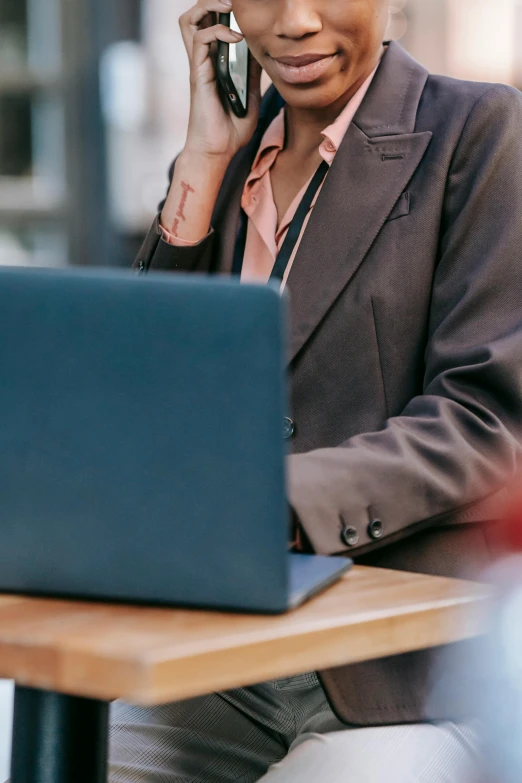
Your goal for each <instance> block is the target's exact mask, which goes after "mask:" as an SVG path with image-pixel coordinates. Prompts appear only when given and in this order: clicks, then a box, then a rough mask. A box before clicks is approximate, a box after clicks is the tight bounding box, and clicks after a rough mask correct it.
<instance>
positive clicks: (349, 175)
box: [111, 0, 522, 783]
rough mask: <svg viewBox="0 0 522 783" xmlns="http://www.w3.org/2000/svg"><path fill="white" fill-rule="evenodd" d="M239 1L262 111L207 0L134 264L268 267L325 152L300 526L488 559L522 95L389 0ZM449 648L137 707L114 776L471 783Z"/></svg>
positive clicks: (369, 544) (121, 739) (303, 258)
mask: <svg viewBox="0 0 522 783" xmlns="http://www.w3.org/2000/svg"><path fill="white" fill-rule="evenodd" d="M232 6H233V11H234V13H235V16H236V19H237V21H238V23H239V26H240V28H241V29H242V31H243V32H244V35H245V38H246V40H247V42H248V44H249V47H250V49H251V52H252V54H253V56H254V58H255V61H256V62H255V63H254V67H253V69H252V79H251V90H250V97H251V102H250V111H249V115H248V117H247V118H246V119H244V120H238V119H236V118H235V117H233V116H232V115H230V114H228V113H227V112H226V111H225V110H224V109H223V107H222V105H221V103H220V100H219V98H218V95H217V92H216V82H215V76H214V69H213V64H212V59H211V48H212V44H214V43H215V42H216V41H217V40H222V41H228V42H231V43H232V42H235V41H237V40H239V38H238V36H237V35H236V34H234V33H232V32H230V31H229V30H227V29H225V28H223V27H220V26H219V25H214V24H213V17H212V16H211V14H212V13H215V12H219V11H223V12H226V11H230V10H231V9H230V5H229V4H228V3H226V2H221V1H218V0H199V2H198V3H197V5H196V6H195V7H194V8H192V9H191V10H190V11H188V12H187V13H186V14H184V16H183V17H182V18H181V29H182V32H183V37H184V41H185V44H186V47H187V51H188V55H189V59H190V65H191V99H192V103H191V114H190V122H189V128H188V135H187V141H186V145H185V147H184V149H183V151H182V153H181V154H180V156H179V157H178V159H177V161H176V163H175V167H174V169H173V171H172V172H171V176H172V181H171V187H170V191H169V194H168V197H167V200H166V202H165V203H164V205H163V208H162V212H161V215H160V217H159V218H158V219H157V220H156V222H155V224H154V226H153V227H152V229H151V231H150V233H149V235H148V237H147V239H146V241H145V243H144V246H143V248H142V250H141V252H140V255H139V258H138V261H137V266H138V268H140V269H141V270H146V269H149V268H150V269H164V270H178V271H184V272H187V271H196V272H221V273H230V272H231V271H234V272H236V273H237V272H239V271H240V272H241V276H242V280H244V281H248V280H258V281H267V280H268V279H269V277H270V275H271V272H272V268H273V266H274V263H275V261H276V258H277V257H278V253H279V251H280V250H281V248H282V245H283V243H284V240H285V237H286V234H287V231H288V228H289V225H290V224H291V223H292V221H293V220H294V216H295V214H296V210H297V207H298V206H299V204H300V203H301V201H302V199H303V197H304V195H305V193H306V192H307V191H309V186H310V182H311V181H312V179H313V178H314V176H315V175H316V172H318V171H319V170H320V171H321V172H322V173H320V174H318V175H317V177H318V178H319V179H317V178H316V179H315V180H314V181H315V185H314V189H315V190H314V189H312V190H314V192H315V196H314V199H313V200H312V204H311V206H310V209H309V210H308V212H307V215H306V220H305V221H304V224H303V225H302V226H301V225H298V226H297V228H298V229H300V234H299V239H298V241H297V242H296V243H295V246H294V247H293V248H292V252H291V253H290V254H289V255H288V254H287V256H288V257H287V258H286V262H287V263H286V266H285V271H284V279H283V285H286V286H287V288H288V289H289V292H290V301H291V317H292V323H291V340H290V349H289V375H290V382H291V396H292V406H293V421H292V423H291V425H290V426H288V427H287V429H286V432H285V435H286V436H287V437H288V438H289V445H290V451H291V452H292V453H291V455H290V456H289V498H290V502H291V505H292V507H293V509H294V511H295V518H296V529H295V531H294V532H295V535H296V538H297V546H299V547H301V548H302V549H308V550H310V551H315V552H318V553H321V554H327V555H330V554H334V553H335V554H338V553H346V554H350V555H351V556H352V557H354V558H355V559H356V560H357V561H358V562H361V563H366V564H373V565H379V566H384V567H392V568H400V569H405V570H412V571H419V572H425V573H434V574H441V575H448V576H472V575H474V574H477V573H478V572H479V570H480V568H481V567H482V566H483V565H484V564H485V563H486V562H487V561H488V558H489V547H488V531H489V525H490V524H491V523H492V521H493V520H494V518H495V513H496V512H495V508H496V502H495V501H496V499H497V498H498V495H499V492H500V491H501V490H502V488H503V487H505V486H506V485H507V484H508V483H509V482H510V481H511V479H512V477H513V475H514V471H515V470H516V465H517V461H518V460H519V458H520V446H519V439H520V428H521V424H522V394H521V387H522V378H521V373H522V285H521V283H522V263H521V261H522V259H521V248H522V155H521V153H520V141H519V139H520V129H521V128H522V99H521V96H520V94H519V93H518V92H517V91H516V90H513V89H511V88H508V87H504V86H501V85H488V84H475V83H467V82H460V81H456V80H452V79H448V78H443V77H435V76H431V75H429V74H428V73H427V71H426V70H425V69H424V68H423V67H422V66H421V65H419V64H418V63H416V62H415V61H414V60H412V59H411V58H410V57H409V56H408V55H407V54H406V53H405V52H404V51H403V50H402V49H401V48H400V47H399V46H398V45H397V44H394V43H392V44H390V45H389V46H383V44H382V41H383V38H384V33H385V29H386V24H387V13H388V8H387V2H386V0H343V1H342V2H341V1H340V0H299V1H298V2H296V1H295V0H233V2H232ZM259 66H261V67H262V68H264V69H265V70H266V72H267V74H268V75H269V76H270V77H271V79H272V81H273V84H274V86H273V87H272V88H271V89H270V90H269V91H268V93H267V95H266V96H265V97H264V99H263V101H262V102H261V101H260V91H259V80H260V67H259ZM259 107H261V108H260V109H259ZM321 166H322V168H321V169H320V167H321ZM308 195H310V192H309V193H308ZM312 195H313V194H312ZM295 220H297V218H295ZM295 220H294V230H295V228H296V223H295ZM457 649H458V650H459V651H460V652H461V654H464V656H466V655H467V648H466V647H464V646H462V645H458V646H457ZM439 652H440V651H430V652H421V653H415V654H409V655H403V656H398V657H395V658H389V659H381V660H378V661H375V662H369V663H364V664H359V665H356V666H350V667H343V668H341V669H338V670H335V671H329V672H322V673H320V674H318V675H317V674H308V675H304V676H300V677H294V678H289V679H287V680H284V681H278V682H272V683H264V684H262V685H259V686H256V687H253V688H246V689H241V690H238V691H234V692H233V693H226V694H215V695H213V696H211V697H207V698H205V699H196V700H191V701H189V702H185V703H183V704H178V705H169V706H167V707H165V708H162V709H159V710H137V709H134V708H131V707H127V706H125V705H117V706H116V707H115V710H114V714H113V734H112V750H111V753H112V766H111V775H112V778H111V779H112V780H113V781H115V782H116V781H159V780H162V781H170V782H171V783H175V781H179V782H180V781H213V783H217V782H219V781H222V782H223V783H225V781H226V782H227V783H228V781H243V783H244V782H245V781H257V780H261V779H262V780H263V781H264V780H266V781H270V783H280V782H281V781H286V780H294V779H295V780H297V779H298V780H300V781H308V780H310V781H318V780H321V781H325V782H326V781H345V780H346V781H350V782H351V783H357V781H362V780H365V781H366V780H371V781H381V780H386V781H388V783H390V782H391V781H397V782H399V781H403V780H406V779H408V780H410V779H411V780H420V779H422V780H423V781H424V782H425V783H428V781H433V782H435V781H440V780H442V779H444V780H446V781H449V780H452V781H453V780H455V781H457V780H458V781H460V780H462V779H463V767H462V764H464V763H465V762H467V761H470V760H471V759H472V758H473V753H474V750H473V744H474V742H476V740H475V738H474V733H473V727H472V723H470V713H471V712H472V710H471V709H470V707H469V705H468V704H467V699H466V695H467V692H468V691H467V689H466V687H465V682H464V680H465V675H466V674H467V670H468V668H470V667H468V666H466V667H464V668H463V670H462V671H460V672H459V682H458V687H456V685H457V683H449V684H446V686H445V687H444V688H442V689H441V688H439V689H438V693H437V698H434V697H433V693H432V691H433V688H432V685H433V682H432V680H433V671H434V669H433V665H434V663H435V662H436V660H437V658H438V657H439ZM441 696H442V698H441ZM399 748H400V750H399ZM275 762H279V764H278V765H277V766H275V767H272V768H271V769H270V771H268V770H269V768H270V767H271V765H273V764H274V763H275Z"/></svg>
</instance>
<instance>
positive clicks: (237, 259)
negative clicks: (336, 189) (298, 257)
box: [232, 161, 330, 280]
mask: <svg viewBox="0 0 522 783" xmlns="http://www.w3.org/2000/svg"><path fill="white" fill-rule="evenodd" d="M329 168H330V167H329V165H328V163H327V162H326V161H323V162H322V163H321V165H320V166H319V168H318V169H317V171H316V172H315V174H314V176H313V178H312V180H311V182H310V184H309V186H308V188H307V190H306V193H305V194H304V196H303V199H302V201H301V203H300V204H299V207H298V208H297V211H296V213H295V215H294V218H293V220H292V222H291V223H290V226H289V228H288V233H287V235H286V237H285V241H284V242H283V246H282V248H281V250H280V251H279V253H278V254H277V258H276V261H275V264H274V268H273V269H272V273H271V275H270V279H271V280H282V279H283V278H284V276H285V272H286V268H287V266H288V264H289V262H290V259H291V258H292V253H293V252H294V249H295V246H296V244H297V242H298V241H299V237H300V236H301V231H302V230H303V226H304V222H305V220H306V217H307V215H308V212H309V211H310V207H311V206H312V202H313V200H314V198H315V196H316V194H317V191H318V190H319V188H320V187H321V185H322V184H323V181H324V178H325V177H326V175H327V174H328V170H329ZM247 230H248V217H247V215H246V213H245V212H244V211H243V210H241V215H240V220H239V229H238V232H237V237H236V244H235V248H234V264H233V269H232V273H233V274H234V275H240V274H241V271H242V269H243V258H244V255H245V246H246V239H247Z"/></svg>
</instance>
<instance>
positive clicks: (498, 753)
mask: <svg viewBox="0 0 522 783" xmlns="http://www.w3.org/2000/svg"><path fill="white" fill-rule="evenodd" d="M519 483H520V485H522V478H521V480H520V482H519ZM497 538H498V540H497V543H498V546H499V550H500V552H501V553H502V554H501V556H500V557H499V559H498V561H497V562H496V564H495V565H494V566H493V568H491V569H490V571H489V572H488V574H487V575H486V577H487V579H488V580H489V581H492V582H494V583H495V584H496V585H498V586H499V588H500V593H501V595H500V600H499V604H498V612H497V614H496V616H495V619H494V622H493V630H492V632H491V634H490V636H489V637H488V640H487V642H486V643H485V645H484V647H483V652H482V654H483V656H484V658H485V663H486V669H487V671H488V678H487V680H486V682H485V687H484V689H483V691H482V692H480V693H479V694H478V702H479V716H480V718H481V720H482V722H483V725H484V750H485V754H486V759H487V763H488V765H489V769H488V776H487V777H486V778H485V780H486V781H491V783H493V782H494V783H520V781H521V780H522V486H519V487H518V488H517V489H516V491H515V493H514V495H513V496H512V499H511V501H510V502H509V503H508V507H507V512H506V516H505V521H504V522H503V523H502V524H501V525H499V529H498V537H497Z"/></svg>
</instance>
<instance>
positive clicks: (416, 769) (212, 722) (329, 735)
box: [109, 674, 481, 783]
mask: <svg viewBox="0 0 522 783" xmlns="http://www.w3.org/2000/svg"><path fill="white" fill-rule="evenodd" d="M478 746H479V743H478V735H477V732H476V731H475V729H474V728H473V726H471V725H467V726H458V725H456V724H452V723H437V724H420V725H414V726H391V727H384V728H382V727H380V728H369V729H350V728H347V727H346V726H345V725H344V724H342V723H340V722H339V721H338V720H337V718H336V717H335V715H334V714H333V712H332V710H331V709H330V706H329V704H328V701H327V699H326V696H325V693H324V691H323V689H322V687H321V684H320V682H319V680H318V678H317V676H316V675H315V674H305V675H301V676H297V677H290V678H287V679H283V680H277V681H271V682H267V683H263V684H261V685H256V686H253V687H251V688H241V689H237V690H234V691H230V692H227V693H215V694H212V695H210V696H204V697H201V698H197V699H189V700H187V701H184V702H179V703H175V704H168V705H165V706H162V707H155V708H140V707H133V706H130V705H128V704H124V703H122V702H116V703H115V704H114V705H113V706H112V714H111V731H110V767H109V770H110V771H109V782H110V783H232V781H235V782H240V783H254V782H255V781H263V783H265V782H266V783H287V782H288V781H294V782H295V783H468V782H469V783H475V781H476V780H479V773H480V766H481V764H480V754H479V752H478Z"/></svg>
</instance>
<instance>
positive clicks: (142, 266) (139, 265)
mask: <svg viewBox="0 0 522 783" xmlns="http://www.w3.org/2000/svg"><path fill="white" fill-rule="evenodd" d="M144 271H145V261H140V263H139V264H138V274H139V273H140V272H144Z"/></svg>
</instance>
